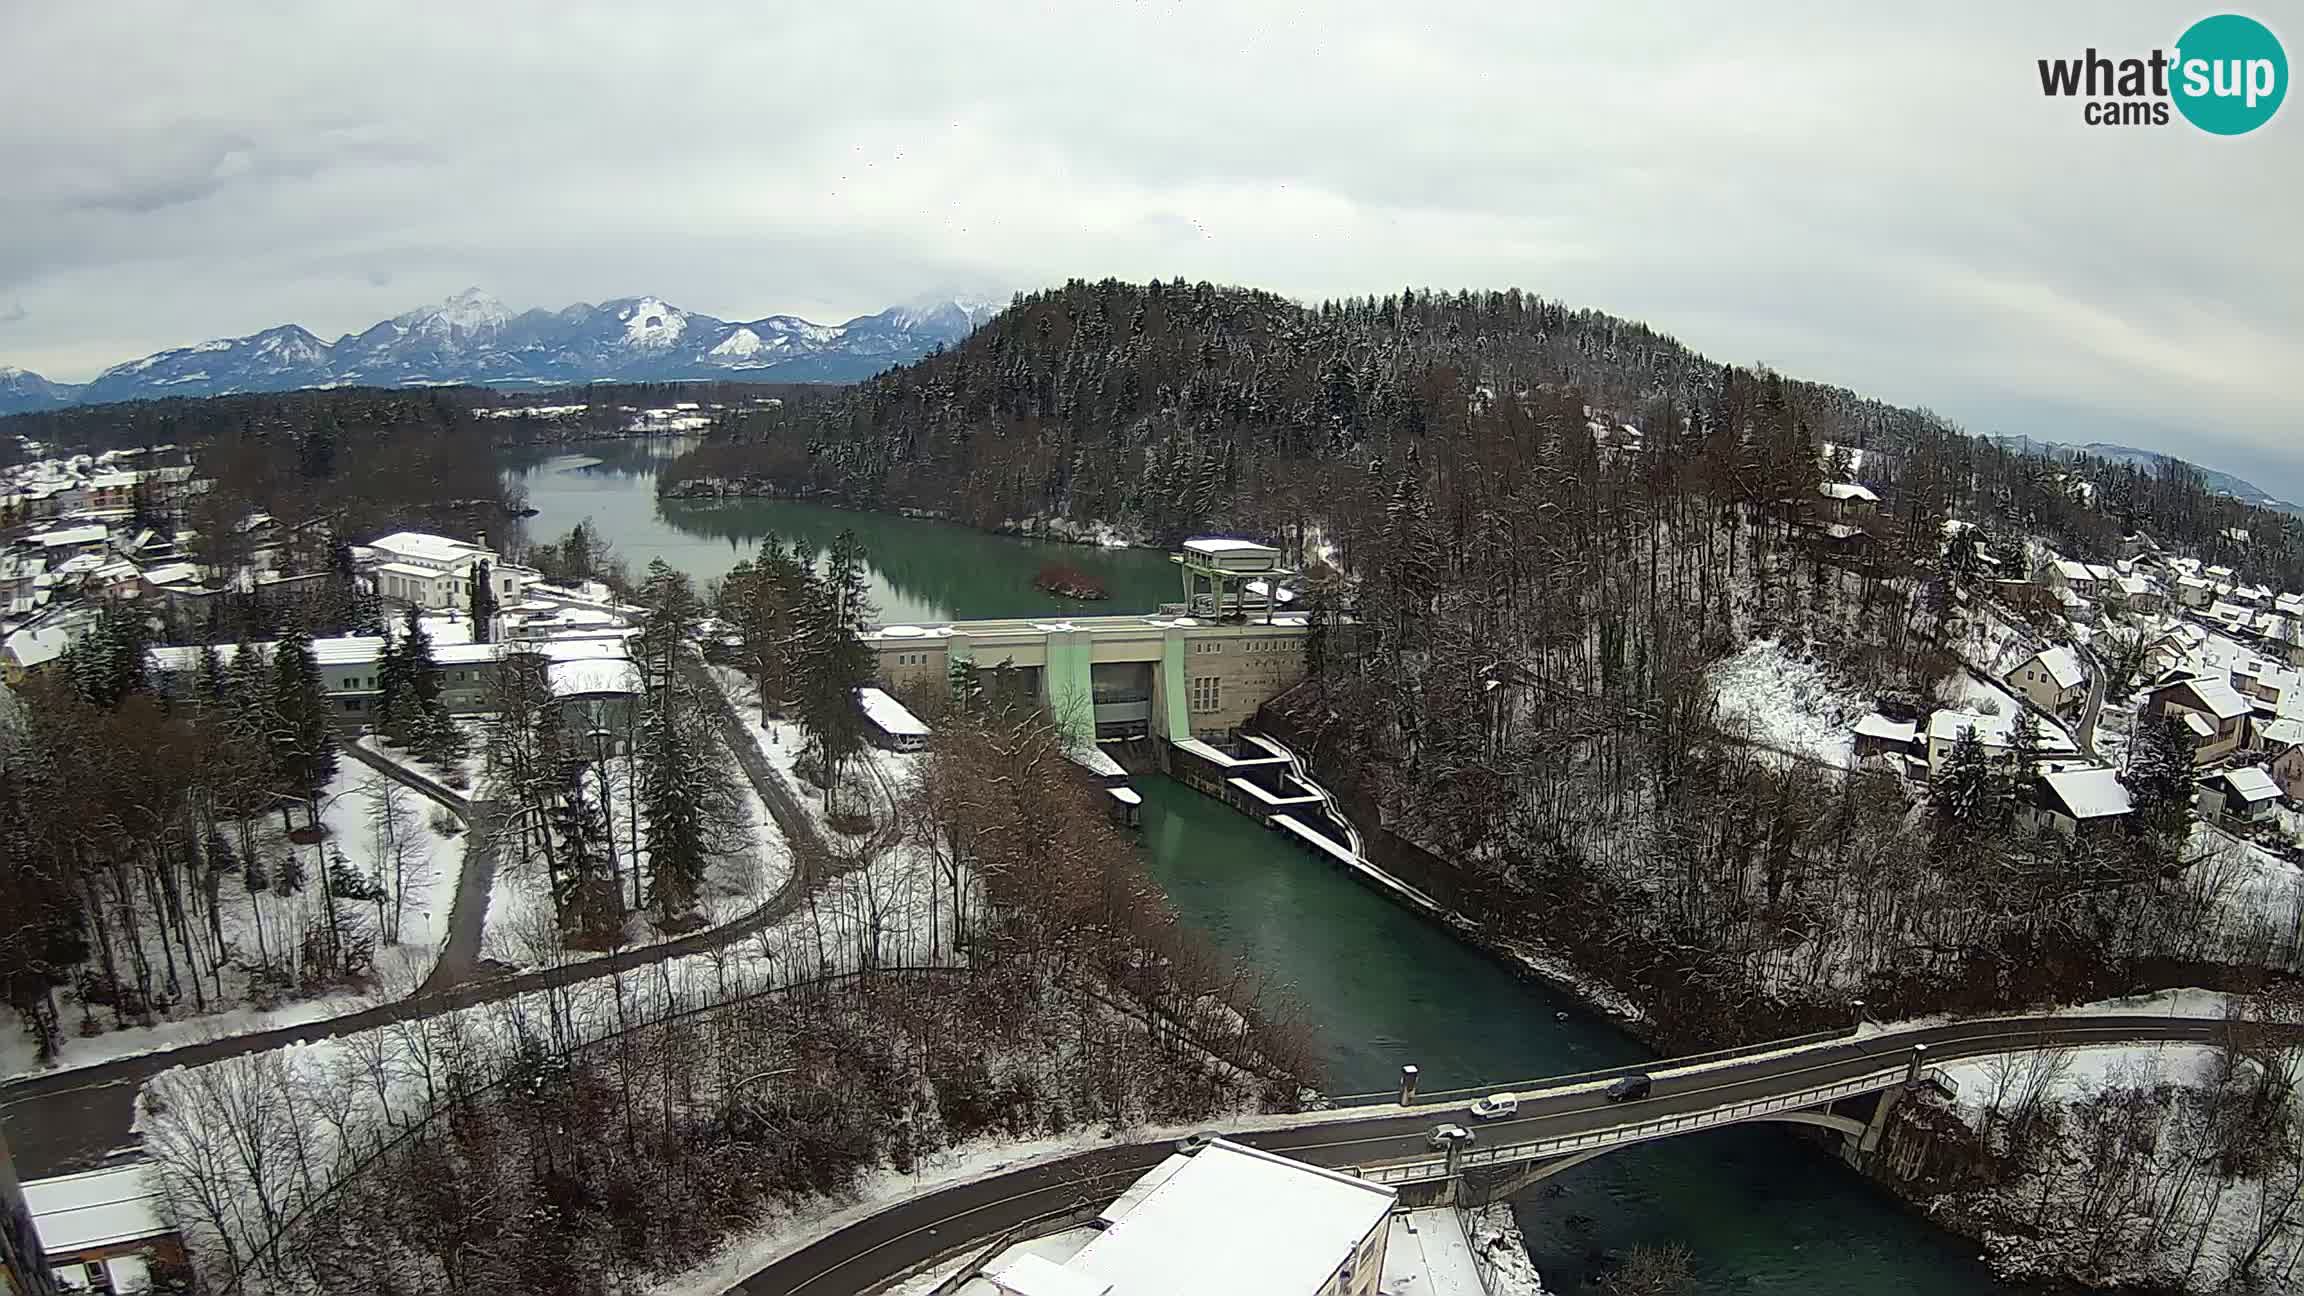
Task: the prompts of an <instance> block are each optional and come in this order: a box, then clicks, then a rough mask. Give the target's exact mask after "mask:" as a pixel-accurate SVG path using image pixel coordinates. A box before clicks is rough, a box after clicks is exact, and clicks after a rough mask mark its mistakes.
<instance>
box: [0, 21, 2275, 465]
mask: <svg viewBox="0 0 2304 1296" xmlns="http://www.w3.org/2000/svg"><path fill="white" fill-rule="evenodd" d="M1538 8H1539V7H1537V6H1510V7H1504V6H1498V7H1494V8H1488V9H1483V8H1479V7H1474V8H1472V9H1470V10H1465V9H1462V8H1458V9H1451V10H1448V11H1446V13H1445V16H1442V15H1441V11H1431V16H1430V17H1426V16H1423V15H1422V14H1420V13H1410V12H1403V11H1402V10H1401V9H1400V8H1399V7H1398V6H1396V5H1376V4H1354V5H1350V6H1344V7H1338V6H1308V7H1303V8H1291V7H1284V6H1280V5H1277V4H1271V5H1267V4H1257V3H1249V2H1245V0H1241V2H1234V3H1221V4H1216V3H1177V2H1173V0H1172V2H1170V3H1161V4H1155V5H1137V6H1129V7H1125V8H1123V7H1118V6H1025V5H1022V4H1015V3H987V4H981V5H974V6H933V7H931V6H920V5H915V4H900V3H895V2H894V0H886V2H876V0H866V2H864V3H852V4H844V5H840V6H818V7H813V8H809V9H806V10H804V11H795V10H794V8H793V7H782V8H771V9H763V8H762V7H760V6H757V5H753V4H747V3H739V2H737V0H726V2H725V3H717V4H705V3H699V4H694V5H687V6H682V7H681V8H680V9H679V10H678V11H677V13H676V14H673V13H670V12H667V13H666V14H664V15H662V16H659V15H656V14H652V13H649V12H646V11H644V10H641V9H637V8H631V9H623V8H598V7H591V6H583V5H577V6H568V5H564V4H545V3H542V2H541V0H505V2H504V3H498V4H492V5H489V6H485V7H482V8H479V9H477V10H475V9H473V8H472V7H471V6H465V5H452V4H447V3H442V2H440V0H427V2H419V3H415V4H410V5H403V6H397V7H392V8H390V9H387V10H375V11H373V12H367V11H362V10H359V9H357V8H353V7H345V6H297V7H259V6H255V5H252V4H250V5H241V4H233V3H227V4H220V5H210V6H201V7H198V8H196V9H185V8H183V7H181V6H171V5H164V4H159V3H115V4H111V5H104V6H41V7H36V8H34V7H27V9H26V10H24V11H20V12H18V13H17V14H15V15H13V16H12V22H14V23H15V25H16V28H17V30H16V31H15V32H13V33H12V38H11V40H10V41H9V42H8V43H7V44H6V45H5V46H4V47H0V156H6V157H8V158H9V159H10V163H9V170H10V180H9V183H8V184H7V185H5V186H0V229H5V230H7V231H8V236H7V237H6V238H0V297H6V298H10V299H20V300H21V302H22V303H23V305H24V307H25V308H26V309H27V310H28V311H30V312H31V313H33V314H35V315H36V316H37V317H38V328H37V329H36V330H35V329H27V328H22V327H19V328H16V329H12V330H11V331H10V334H9V336H8V339H7V346H8V348H9V353H8V354H7V355H5V356H0V359H6V360H8V361H11V362H13V363H18V364H23V365H26V366H28V367H31V368H36V369H40V370H42V371H43V372H47V373H49V374H50V375H51V376H53V377H57V378H65V379H70V378H81V377H86V376H87V375H88V374H89V373H91V372H93V371H94V370H95V369H97V368H99V367H101V366H102V365H104V364H107V363H110V362H112V361H115V360H118V359H122V358H124V357H126V356H129V355H133V354H138V353H141V352H144V351H149V350H152V349H155V348H158V347H161V346H167V345H174V344H179V343H182V342H186V341H191V340H194V339H197V338H201V337H207V336H216V335H222V334H233V333H244V332H248V331H252V330H254V329H257V328H262V327H265V326H267V325H270V324H274V323H278V322H282V321H285V320H295V321H297V322H300V323H303V324H305V325H306V326H307V327H310V328H312V329H313V330H314V331H315V332H318V333H321V334H324V335H328V336H334V335H335V334H337V333H341V332H343V331H345V330H347V329H353V328H358V327H361V326H364V325H365V324H367V323H369V322H371V321H373V320H374V319H376V318H379V317H381V316H383V315H387V314H391V313H395V312H397V311H400V310H404V309H406V308H407V307H409V306H411V305H414V304H416V303H418V302H420V301H423V300H426V299H429V298H436V297H439V296H442V295H445V294H446V293H449V292H452V291H455V290H457V289H460V288H462V287H464V286H466V285H468V284H475V283H476V284H480V285H483V286H485V287H487V288H489V289H490V290H491V291H494V292H495V293H497V294H498V295H499V296H501V297H503V298H504V299H505V300H507V301H508V302H511V303H512V304H514V305H515V306H526V305H544V306H558V305H562V304H565V303H566V302H569V301H573V300H577V299H580V298H581V299H587V300H598V299H600V298H603V297H610V296H616V295H620V294H627V293H638V292H653V293H658V294H661V295H663V296H666V297H668V298H670V299H671V300H674V301H676V302H680V303H681V304H684V305H688V306H691V307H693V308H695V309H698V310H704V311H710V312H712V313H715V314H719V315H723V316H750V315H758V314H766V313H769V312H774V311H789V312H792V313H796V314H804V315H809V316H812V317H816V318H826V319H834V318H843V317H846V316H848V315H852V314H857V313H861V312H864V311H868V310H874V309H878V308H879V307H881V306H883V305H885V304H887V303H888V302H891V301H896V300H901V299H905V298H910V297H912V296H914V295H916V294H917V293H919V292H920V291H921V290H922V289H923V287H924V286H929V285H961V284H969V285H985V286H1002V287H1009V286H1015V287H1023V286H1031V285H1036V284H1041V283H1046V282H1050V281H1056V280H1061V279H1063V278H1065V277H1068V276H1071V275H1089V276H1094V275H1102V274H1114V275H1120V276H1126V277H1135V278H1143V277H1148V276H1152V275H1162V276H1166V275H1175V274H1182V275H1186V276H1189V277H1194V278H1209V279H1215V280H1220V281H1230V282H1238V283H1247V284H1254V285H1258V286H1261V287H1267V288H1271V289H1273V290H1276V291H1279V292H1283V293H1287V294H1290V295H1294V296H1298V297H1302V298H1306V299H1317V298H1319V297H1323V296H1332V295H1342V294H1346V293H1356V292H1381V291H1388V290H1392V289H1396V288H1398V287H1400V286H1402V285H1404V284H1415V285H1427V284H1429V285H1444V286H1456V285H1468V286H1482V287H1489V286H1493V287H1502V286H1507V285H1519V286H1521V287H1524V288H1527V289H1530V290H1532V291H1536V292H1540V293H1543V294H1545V295H1548V296H1554V297H1559V298H1563V299H1566V300H1568V301H1570V302H1573V303H1575V304H1578V305H1589V306H1594V307H1598V308H1602V309H1606V310H1611V311H1615V312H1617V313H1620V314H1625V315H1630V316H1634V317H1637V318H1641V319H1645V320H1647V321H1648V322H1650V323H1652V324H1655V325H1656V326H1658V327H1660V328H1663V329H1665V330H1667V331H1670V332H1673V333H1675V334H1677V335H1679V336H1680V337H1682V338H1683V339H1684V340H1686V341H1688V342H1689V343H1691V344H1692V345H1695V346H1697V347H1699V348H1701V349H1703V350H1705V351H1707V352H1709V353H1711V354H1713V355H1715V356H1718V357H1720V358H1722V359H1727V360H1736V361H1746V362H1752V361H1765V362H1767V363H1770V364H1773V365H1776V366H1777V367H1779V368H1781V369H1784V370H1786V371H1787V372H1792V373H1798V374H1801V375H1804V376H1811V377H1816V378H1820V379H1824V380H1828V381H1832V382H1837V383H1842V384H1845V385H1848V386H1852V387H1856V388H1858V389H1860V390H1864V391H1866V392H1869V393H1872V394H1875V395H1879V396H1882V397H1884V398H1887V399H1892V400H1897V401H1902V402H1907V403H1913V404H1924V405H1927V406H1930V407H1931V408H1934V409H1937V410H1938V411H1940V412H1942V413H1944V414H1946V415H1948V416H1950V417H1953V418H1955V419H1958V420H1961V421H1963V422H1965V423H1967V424H1969V425H1970V426H1971V427H1973V428H1975V429H1976V430H1979V431H2009V432H2018V431H2021V432H2029V433H2032V434H2033V435H2036V436H2046V437H2053V438H2056V439H2060V440H2081V441H2085V440H2093V439H2107V438H2110V437H2113V436H2117V437H2118V438H2120V439H2125V440H2129V441H2133V442H2139V443H2146V444H2153V445H2157V446H2163V447H2167V448H2174V449H2178V450H2183V451H2187V452H2191V453H2195V454H2198V455H2200V456H2202V457H2206V455H2207V453H2208V452H2207V449H2206V448H2205V447H2209V446H2214V447H2216V448H2217V450H2218V453H2220V454H2225V455H2226V456H2227V458H2226V460H2225V461H2224V462H2223V463H2220V464H2219V466H2229V467H2233V468H2234V469H2235V470H2241V471H2248V472H2250V473H2251V475H2255V476H2256V477H2257V479H2258V480H2259V481H2261V482H2262V484H2264V485H2265V486H2267V487H2268V488H2271V489H2274V490H2276V491H2281V490H2284V491H2287V492H2289V493H2293V494H2297V495H2304V468H2299V466H2298V465H2296V464H2294V463H2291V462H2289V460H2288V454H2287V446H2288V440H2287V438H2288V437H2289V436H2290V435H2291V433H2290V427H2291V422H2292V419H2291V416H2290V414H2289V413H2288V410H2287V408H2286V406H2287V403H2288V402H2287V397H2286V392H2285V390H2284V379H2285V377H2286V375H2287V374H2288V373H2289V372H2291V371H2293V370H2294V368H2295V366H2296V361H2297V360H2298V359H2299V358H2304V320H2300V317H2299V315H2298V312H2297V311H2296V310H2295V307H2294V303H2295V302H2296V301H2297V300H2299V299H2304V249H2300V248H2299V246H2298V245H2297V244H2296V243H2295V241H2294V240H2293V239H2292V238H2290V237H2289V236H2288V235H2287V233H2286V225H2287V223H2288V222H2289V221H2290V220H2291V219H2292V215H2291V214H2292V213H2293V212H2294V211H2295V210H2297V209H2298V207H2299V205H2300V200H2304V171H2300V169H2299V168H2297V167H2295V166H2294V165H2293V159H2294V157H2295V156H2296V152H2295V141H2296V140H2297V138H2298V136H2297V134H2296V132H2297V130H2298V129H2299V127H2298V125H2297V122H2296V115H2297V112H2298V111H2299V110H2298V109H2296V108H2290V109H2287V110H2286V111H2285V112H2284V114H2283V117H2282V119H2281V120H2279V121H2276V122H2275V123H2274V124H2273V125H2272V126H2271V127H2268V128H2267V129H2266V130H2265V131H2262V132H2259V133H2258V134H2257V135H2253V136H2248V137H2243V138H2241V139H2238V140H2219V139H2211V138H2208V137H2206V136H2203V135H2200V134H2199V133H2197V132H2194V131H2191V130H2190V129H2189V128H2186V127H2182V126H2173V127H2169V128H2165V129H2157V130H2151V129H2128V130H2121V129H2096V130H2090V129H2089V128H2087V127H2086V126H2084V125H2083V124H2082V123H2081V121H2080V120H2079V112H2078V108H2077V106H2076V105H2074V104H2072V103H2070V102H2052V101H2048V100H2044V99H2043V98H2041V96H2040V95H2039V94H2038V90H2037V81H2036V79H2034V76H2033V70H2032V60H2034V59H2036V58H2040V57H2052V56H2057V55H2069V54H2075V53H2077V52H2078V51H2079V49H2081V48H2083V47H2085V46H2087V45H2090V44H2094V45H2097V46H2099V47H2106V48H2110V47H2115V46H2133V47H2135V48H2137V49H2139V50H2141V49H2144V48H2148V47H2150V46H2152V45H2155V44H2164V43H2166V42H2168V41H2169V40H2171V39H2173V37H2174V36H2175V34H2176V32H2177V30H2179V29H2180V28H2181V27H2182V26H2183V25H2184V24H2185V23H2186V22H2188V21H2189V17H2187V16H2186V15H2183V14H2177V15H2175V16H2174V17H2173V18H2172V17H2170V15H2169V13H2168V11H2166V10H2165V9H2163V8H2160V7H2157V6H2149V5H2144V4H2127V5H2108V4H2092V3H2087V4H2084V3H2077V2H2073V3H2062V4H2055V5H2037V6H2007V5H1998V6H1984V5H1981V4H1977V5H1973V6H1969V7H1966V8H1965V9H1962V8H1960V7H1958V6H1956V7H1955V11H1953V12H1946V11H1945V10H1944V9H1943V7H1941V6H1938V7H1935V8H1931V9H1929V10H1927V11H1926V12H1924V13H1923V12H1917V11H1916V12H1912V13H1896V12H1873V11H1872V9H1873V7H1857V6H1840V7H1832V8H1818V7H1815V6H1810V5H1805V4H1795V3H1791V2H1790V0H1785V2H1784V3H1778V4H1764V5H1758V6H1740V7H1739V8H1738V10H1737V12H1736V15H1735V18H1734V20H1733V21H1729V20H1728V19H1727V18H1726V17H1725V16H1723V17H1722V18H1721V19H1720V20H1719V21H1718V22H1717V23H1706V22H1703V21H1700V20H1699V19H1698V18H1696V17H1693V16H1692V14H1691V11H1690V10H1688V9H1686V8H1685V7H1684V6H1680V5H1666V4H1647V5H1643V4H1629V5H1616V6H1609V7H1607V8H1606V9H1605V10H1604V11H1603V10H1601V9H1597V8H1589V7H1567V8H1566V9H1565V11H1564V12H1523V10H1527V11H1535V10H1537V9H1538ZM2291 39H2292V40H2293V39H2296V37H2294V36H2291ZM27 334H36V336H27ZM2242 464H2247V465H2250V467H2249V468H2246V469H2242V468H2241V465H2242Z"/></svg>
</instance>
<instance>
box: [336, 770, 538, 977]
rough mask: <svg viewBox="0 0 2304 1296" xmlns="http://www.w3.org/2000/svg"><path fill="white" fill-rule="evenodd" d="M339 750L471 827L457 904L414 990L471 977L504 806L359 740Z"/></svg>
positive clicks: (474, 971)
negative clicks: (475, 797)
mask: <svg viewBox="0 0 2304 1296" xmlns="http://www.w3.org/2000/svg"><path fill="white" fill-rule="evenodd" d="M343 750H344V752H345V754H346V755H348V756H350V757H351V758H352V759H354V760H356V761H358V762H360V763H361V764H363V765H366V766H367V767H369V768H370V769H373V770H375V771H377V772H378V773H380V774H383V775H384V776H385V777H387V778H390V779H393V780H394V781H396V782H399V783H401V784H404V785H406V786H407V787H409V788H412V789H414V790H415V791H416V792H417V793H418V794H419V795H421V796H424V797H426V798H428V799H430V800H432V801H433V802H435V803H437V804H439V805H442V806H445V807H447V809H448V811H449V812H450V813H451V814H454V815H455V816H456V817H457V818H459V819H461V820H463V821H464V825H465V827H466V828H468V829H470V832H468V833H467V834H466V835H465V838H464V871H463V873H462V875H461V876H460V877H459V878H458V880H457V884H456V900H455V905H454V907H453V908H452V909H451V910H450V911H449V917H448V939H447V940H446V941H445V942H443V943H442V944H441V946H440V958H439V960H438V961H437V962H435V963H433V965H432V971H431V974H430V975H428V976H426V977H425V978H424V984H422V985H421V986H418V987H417V990H416V993H417V994H418V995H434V994H439V993H441V992H442V991H444V990H447V989H449V988H450V987H452V986H457V985H461V984H463V983H464V982H466V981H469V980H471V979H472V978H473V977H474V976H475V975H477V974H478V973H479V971H480V934H481V932H482V930H483V929H484V928H485V927H486V925H487V920H488V890H489V887H490V886H491V885H492V884H493V883H494V882H495V879H496V831H497V829H498V828H499V827H500V826H501V824H502V821H503V807H502V806H501V805H500V804H498V803H497V802H494V801H478V802H474V801H469V800H466V799H465V798H463V797H460V796H458V795H456V794H455V793H454V792H451V791H449V790H448V789H446V788H444V787H442V786H440V785H439V784H437V783H435V782H433V781H432V780H431V779H428V778H425V777H423V776H422V775H419V774H415V773H413V772H412V771H410V770H408V769H407V768H405V767H404V766H402V765H401V764H400V763H399V762H397V761H394V760H392V759H391V758H390V757H388V756H385V755H383V754H382V753H380V752H376V751H372V750H370V749H369V748H367V747H364V746H362V745H361V744H359V743H356V742H348V743H345V744H343Z"/></svg>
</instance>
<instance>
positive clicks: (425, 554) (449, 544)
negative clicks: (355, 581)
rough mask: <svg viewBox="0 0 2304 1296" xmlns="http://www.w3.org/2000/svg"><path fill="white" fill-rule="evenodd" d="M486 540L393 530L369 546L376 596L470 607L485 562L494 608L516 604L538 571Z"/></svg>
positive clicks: (435, 605)
mask: <svg viewBox="0 0 2304 1296" xmlns="http://www.w3.org/2000/svg"><path fill="white" fill-rule="evenodd" d="M487 538H488V537H486V536H485V535H483V536H482V537H480V541H481V542H480V543H474V542H472V541H469V540H451V539H449V538H448V537H446V536H436V535H427V534H425V533H424V532H422V531H395V532H393V533H392V534H391V535H388V536H385V537H384V538H383V539H381V540H376V541H372V542H370V543H369V545H368V546H367V548H368V554H369V563H370V566H369V573H370V575H371V577H372V578H373V579H374V580H375V582H376V593H377V594H378V595H379V596H380V597H382V598H385V599H388V600H390V601H392V602H395V603H413V604H415V605H416V606H418V607H421V608H461V607H466V606H468V605H469V604H470V603H471V601H472V575H473V572H472V569H473V568H474V567H475V566H476V565H478V564H479V563H482V562H486V563H487V564H488V568H489V572H488V579H489V583H490V584H491V585H492V586H493V587H494V593H495V595H496V605H497V606H498V607H504V606H506V605H509V604H512V603H517V602H519V601H520V594H521V591H522V590H523V589H525V588H526V587H527V585H528V583H529V582H530V581H533V580H535V579H536V577H537V573H536V572H535V571H533V570H531V569H529V568H526V567H522V566H519V565H518V564H515V563H508V562H505V561H504V560H503V559H501V558H499V557H497V556H496V551H495V550H493V549H490V548H489V547H488V545H487V544H486V541H487Z"/></svg>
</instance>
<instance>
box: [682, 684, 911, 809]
mask: <svg viewBox="0 0 2304 1296" xmlns="http://www.w3.org/2000/svg"><path fill="white" fill-rule="evenodd" d="M712 677H713V679H714V680H715V681H716V682H717V683H718V684H719V685H720V689H721V691H722V692H724V693H726V694H727V695H728V701H729V703H730V704H731V705H733V706H734V707H735V708H736V714H737V717H738V718H739V719H741V720H743V722H744V728H745V732H747V733H749V734H750V735H751V736H752V744H753V746H755V747H757V748H758V749H759V751H760V754H761V756H762V757H764V758H765V759H766V760H767V762H768V764H769V765H770V766H771V767H773V768H774V769H775V770H776V772H777V773H778V774H780V775H782V776H783V778H784V781H785V782H786V783H788V784H790V785H791V787H792V789H793V790H794V791H795V792H797V793H798V794H799V797H800V802H801V804H802V805H804V806H805V807H807V810H808V813H809V815H810V816H811V817H812V818H814V819H815V820H816V827H817V831H819V832H821V833H823V834H824V837H825V840H827V841H830V842H832V843H834V844H835V845H842V844H847V845H854V844H855V843H857V842H859V841H861V840H864V839H865V838H868V837H870V836H871V834H872V831H873V829H867V830H866V831H865V832H863V833H860V834H852V833H847V832H843V831H841V830H840V829H839V828H836V827H834V826H833V823H832V817H831V815H830V814H829V813H828V812H827V811H826V809H825V806H824V791H823V789H822V788H819V787H817V786H816V785H815V784H814V783H811V782H809V781H808V780H807V779H806V778H804V777H802V775H801V773H800V769H799V765H800V759H801V757H802V756H803V755H804V754H805V753H806V750H807V738H806V735H804V734H803V733H802V732H801V730H800V726H798V725H796V724H793V723H791V722H789V721H785V720H769V721H765V722H763V721H762V720H761V719H760V702H759V698H760V692H759V690H758V689H756V688H754V687H753V686H752V681H751V680H749V679H747V678H746V677H745V676H744V673H743V672H742V671H737V670H731V669H729V668H728V667H725V666H715V667H713V668H712ZM916 760H917V756H916V754H914V753H910V752H893V751H883V750H881V749H880V748H877V747H867V748H865V749H864V754H863V756H862V757H861V758H859V759H858V761H857V762H856V764H855V765H854V767H852V769H851V770H850V772H849V780H850V782H849V788H850V792H851V795H850V797H849V798H848V800H847V802H845V803H844V804H843V805H842V806H841V809H842V810H843V811H844V812H855V811H859V810H861V811H863V812H864V813H866V814H868V815H869V816H870V817H871V819H872V821H873V825H874V827H875V828H877V827H878V826H879V825H881V824H884V823H885V822H886V821H887V819H888V817H889V815H891V814H892V813H893V812H894V807H895V801H896V798H897V797H898V796H900V795H901V794H902V793H903V790H904V785H905V784H906V782H908V781H909V780H910V779H911V777H912V769H913V766H914V764H915V762H916Z"/></svg>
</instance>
